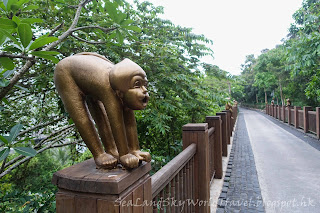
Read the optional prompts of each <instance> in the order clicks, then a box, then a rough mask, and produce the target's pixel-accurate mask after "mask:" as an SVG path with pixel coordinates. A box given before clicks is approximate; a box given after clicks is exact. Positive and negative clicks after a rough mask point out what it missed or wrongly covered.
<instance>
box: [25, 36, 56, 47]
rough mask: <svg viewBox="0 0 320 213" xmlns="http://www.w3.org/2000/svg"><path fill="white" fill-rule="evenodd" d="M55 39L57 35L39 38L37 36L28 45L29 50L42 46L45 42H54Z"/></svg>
mask: <svg viewBox="0 0 320 213" xmlns="http://www.w3.org/2000/svg"><path fill="white" fill-rule="evenodd" d="M56 40H58V38H57V37H41V38H38V39H36V40H35V41H34V42H33V43H32V44H31V45H30V48H29V50H33V49H37V48H39V47H42V46H44V45H46V44H49V43H51V42H54V41H56Z"/></svg>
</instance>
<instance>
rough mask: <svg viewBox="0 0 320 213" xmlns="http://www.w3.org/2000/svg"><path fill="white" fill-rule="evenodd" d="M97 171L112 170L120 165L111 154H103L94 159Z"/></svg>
mask: <svg viewBox="0 0 320 213" xmlns="http://www.w3.org/2000/svg"><path fill="white" fill-rule="evenodd" d="M94 161H95V163H96V167H97V169H112V168H114V167H116V165H117V164H118V159H117V158H115V157H113V156H112V155H110V154H107V153H105V152H104V153H102V154H100V155H98V156H96V157H94Z"/></svg>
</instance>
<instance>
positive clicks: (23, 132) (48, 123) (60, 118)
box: [18, 116, 64, 136]
mask: <svg viewBox="0 0 320 213" xmlns="http://www.w3.org/2000/svg"><path fill="white" fill-rule="evenodd" d="M62 118H64V116H61V117H59V118H57V119H55V120H53V121H50V122H47V123H44V124H39V125H37V126H34V127H32V128H30V129H27V130H25V131H22V132H20V133H19V134H18V136H20V135H24V134H25V133H27V132H30V131H32V130H35V129H37V128H40V127H43V126H48V125H50V124H53V123H55V122H57V121H60V120H62Z"/></svg>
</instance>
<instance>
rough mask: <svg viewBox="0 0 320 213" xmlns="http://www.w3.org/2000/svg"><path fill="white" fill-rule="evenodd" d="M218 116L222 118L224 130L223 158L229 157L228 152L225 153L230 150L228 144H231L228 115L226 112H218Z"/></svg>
mask: <svg viewBox="0 0 320 213" xmlns="http://www.w3.org/2000/svg"><path fill="white" fill-rule="evenodd" d="M216 115H217V116H220V117H221V121H222V124H221V129H222V156H225V157H226V156H227V155H228V152H225V150H228V144H230V137H229V135H228V132H227V113H226V112H217V113H216Z"/></svg>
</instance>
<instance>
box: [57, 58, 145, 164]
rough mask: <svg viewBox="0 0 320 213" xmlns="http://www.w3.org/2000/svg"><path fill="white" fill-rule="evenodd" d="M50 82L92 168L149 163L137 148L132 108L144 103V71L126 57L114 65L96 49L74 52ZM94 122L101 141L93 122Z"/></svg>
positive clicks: (60, 66) (138, 108) (63, 62)
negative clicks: (87, 155) (90, 161)
mask: <svg viewBox="0 0 320 213" xmlns="http://www.w3.org/2000/svg"><path fill="white" fill-rule="evenodd" d="M54 82H55V85H56V88H57V91H58V93H59V95H60V96H61V99H62V101H63V103H64V106H65V108H66V110H67V112H68V113H69V114H70V117H71V118H72V119H73V121H74V123H75V125H76V127H77V129H78V130H79V133H80V135H81V137H82V139H83V140H84V142H85V143H86V145H87V147H88V148H89V150H90V151H91V153H92V155H93V158H94V160H95V163H96V167H97V168H106V169H110V168H114V167H115V166H116V165H117V163H118V161H119V162H120V163H121V164H122V165H123V166H124V167H125V168H136V167H138V165H139V161H141V160H144V161H148V162H149V161H150V160H151V156H150V154H149V153H148V152H142V151H140V148H139V141H138V134H137V125H136V120H135V117H134V112H133V110H141V109H144V108H145V107H146V106H147V103H148V100H149V95H148V91H147V88H146V87H147V83H148V80H147V77H146V73H145V72H144V71H143V69H142V68H141V67H140V66H139V65H137V64H136V63H134V62H132V61H131V60H129V59H124V60H123V61H121V62H119V63H118V64H115V65H114V64H113V63H112V62H110V61H109V60H108V59H107V58H105V57H104V56H101V55H99V54H96V53H87V52H84V53H79V54H76V55H73V56H70V57H67V58H65V59H63V60H61V61H60V62H59V63H58V64H57V66H56V69H55V72H54ZM92 118H93V119H94V121H95V124H96V126H97V129H98V132H99V135H100V139H101V142H102V144H103V145H104V148H103V146H102V144H101V142H100V139H99V136H98V134H97V131H96V128H95V124H94V122H93V120H92Z"/></svg>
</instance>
